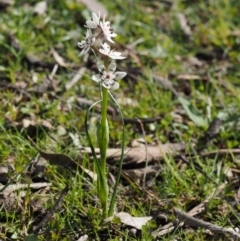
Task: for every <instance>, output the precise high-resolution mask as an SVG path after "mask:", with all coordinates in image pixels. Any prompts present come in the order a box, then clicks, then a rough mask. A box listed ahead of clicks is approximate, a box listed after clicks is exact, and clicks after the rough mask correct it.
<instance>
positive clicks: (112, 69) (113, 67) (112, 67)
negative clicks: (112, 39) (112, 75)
mask: <svg viewBox="0 0 240 241" xmlns="http://www.w3.org/2000/svg"><path fill="white" fill-rule="evenodd" d="M116 67H117V65H116V62H115V61H112V62H111V63H110V64H109V70H110V71H115V70H116Z"/></svg>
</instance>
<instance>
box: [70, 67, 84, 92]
mask: <svg viewBox="0 0 240 241" xmlns="http://www.w3.org/2000/svg"><path fill="white" fill-rule="evenodd" d="M85 71H86V68H85V67H81V68H79V69H78V70H77V71H76V74H75V75H74V76H73V78H72V79H71V80H70V81H68V82H67V83H66V85H65V88H66V90H69V89H71V88H72V87H73V86H74V85H75V84H76V83H77V82H78V81H79V80H80V79H81V78H82V76H83V75H84V73H85Z"/></svg>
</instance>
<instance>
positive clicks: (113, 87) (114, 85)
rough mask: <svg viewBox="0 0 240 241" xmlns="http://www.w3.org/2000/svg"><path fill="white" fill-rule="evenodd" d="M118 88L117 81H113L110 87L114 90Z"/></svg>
mask: <svg viewBox="0 0 240 241" xmlns="http://www.w3.org/2000/svg"><path fill="white" fill-rule="evenodd" d="M118 88H119V83H118V82H114V84H113V85H112V88H111V89H113V90H116V89H118Z"/></svg>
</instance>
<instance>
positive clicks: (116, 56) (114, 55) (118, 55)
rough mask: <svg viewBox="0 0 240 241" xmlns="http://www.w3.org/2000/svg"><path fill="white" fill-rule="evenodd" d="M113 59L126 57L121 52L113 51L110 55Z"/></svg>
mask: <svg viewBox="0 0 240 241" xmlns="http://www.w3.org/2000/svg"><path fill="white" fill-rule="evenodd" d="M108 56H109V57H110V58H112V59H125V58H126V57H124V56H121V53H120V52H112V53H110V54H109V55H108Z"/></svg>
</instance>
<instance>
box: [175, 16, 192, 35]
mask: <svg viewBox="0 0 240 241" xmlns="http://www.w3.org/2000/svg"><path fill="white" fill-rule="evenodd" d="M177 18H178V21H179V24H180V26H181V29H182V31H183V33H184V34H185V35H186V36H187V37H191V36H192V30H191V28H190V27H189V25H188V23H187V19H186V17H185V16H184V15H183V14H182V13H178V14H177Z"/></svg>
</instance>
